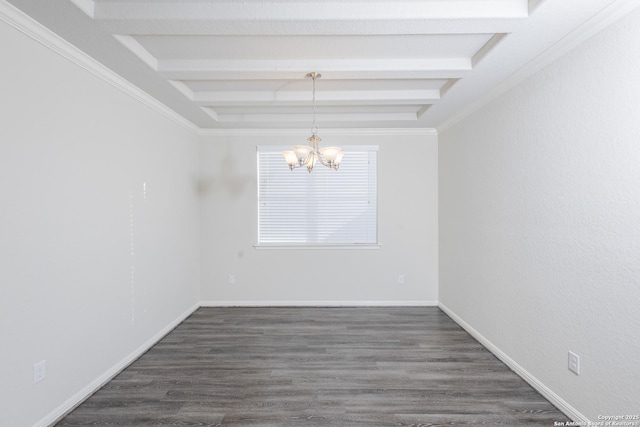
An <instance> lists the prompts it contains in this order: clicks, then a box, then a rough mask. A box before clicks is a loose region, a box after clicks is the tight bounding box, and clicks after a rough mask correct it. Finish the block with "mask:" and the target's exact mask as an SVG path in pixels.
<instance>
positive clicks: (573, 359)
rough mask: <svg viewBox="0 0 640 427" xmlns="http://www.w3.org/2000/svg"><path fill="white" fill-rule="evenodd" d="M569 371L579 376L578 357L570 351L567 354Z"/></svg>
mask: <svg viewBox="0 0 640 427" xmlns="http://www.w3.org/2000/svg"><path fill="white" fill-rule="evenodd" d="M569 370H570V371H571V372H573V373H575V374H576V375H580V356H578V355H577V354H575V353H574V352H572V351H570V352H569Z"/></svg>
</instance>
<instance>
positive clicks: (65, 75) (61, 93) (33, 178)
mask: <svg viewBox="0 0 640 427" xmlns="http://www.w3.org/2000/svg"><path fill="white" fill-rule="evenodd" d="M0 51H1V52H2V60H1V61H2V66H1V67H0V75H1V76H2V78H0V94H1V96H0V117H2V126H0V146H1V147H2V154H1V155H0V195H1V197H2V199H1V201H0V203H2V207H1V208H0V338H1V341H0V360H1V362H2V363H0V378H1V379H2V380H1V383H2V386H1V387H0V402H2V403H1V404H0V406H1V407H2V410H1V411H0V425H3V426H27V425H33V424H34V423H36V422H37V421H38V420H41V419H44V418H46V416H48V415H49V414H51V413H53V412H55V410H56V409H57V408H59V407H60V406H61V405H63V403H64V402H65V401H67V399H70V398H72V396H74V395H75V394H76V393H78V392H79V391H81V390H83V389H85V387H87V385H89V384H90V383H92V382H93V381H95V380H96V379H97V378H99V377H101V376H102V375H103V374H104V373H105V372H107V371H109V370H110V369H112V368H113V367H114V366H116V365H117V364H118V363H119V362H120V361H122V360H123V359H125V357H127V356H129V355H130V354H131V353H132V352H133V351H134V350H136V349H137V348H138V347H140V346H142V345H143V344H144V343H145V342H146V341H147V340H149V339H150V338H151V337H153V336H154V335H155V334H157V333H158V332H159V331H161V330H162V329H163V328H165V327H166V326H167V325H169V324H170V323H171V322H172V321H174V320H176V319H177V318H178V317H179V316H180V315H182V314H183V313H184V312H185V311H187V310H188V309H190V308H191V307H193V306H194V304H196V303H197V301H198V280H199V276H198V274H199V273H198V269H199V246H198V226H199V217H198V215H199V209H198V198H197V190H196V181H197V180H196V176H197V173H198V166H199V164H198V157H197V155H198V144H197V137H196V136H195V135H193V134H191V133H189V132H188V131H186V130H185V129H183V128H181V127H180V126H178V125H177V124H175V123H173V122H171V121H169V120H168V119H167V118H165V117H162V116H160V115H159V114H158V113H157V112H155V111H153V110H151V109H150V108H149V107H147V106H145V105H143V104H141V103H140V102H138V101H136V100H134V99H133V98H131V97H129V96H128V95H125V94H124V93H122V92H120V91H119V90H117V89H115V88H114V87H113V86H111V85H110V84H109V83H107V82H105V81H103V80H101V79H99V78H98V77H96V76H94V75H93V74H91V73H89V72H87V71H86V70H85V69H83V68H81V67H79V66H77V65H75V64H73V63H71V62H70V61H68V60H66V59H64V58H63V57H62V56H60V55H59V54H57V53H54V52H53V51H51V50H49V49H48V48H46V47H44V46H43V45H41V44H39V43H37V42H35V41H34V40H33V39H31V38H30V37H28V36H26V35H25V34H23V33H20V32H18V31H17V30H15V29H14V28H12V27H10V26H8V25H6V24H5V23H4V22H2V21H0ZM145 184H146V189H145ZM145 190H146V191H145ZM132 253H133V254H132ZM43 359H44V360H46V362H47V373H46V379H45V380H44V381H42V382H40V383H38V384H33V364H34V363H36V362H38V361H40V360H43ZM85 391H86V390H85Z"/></svg>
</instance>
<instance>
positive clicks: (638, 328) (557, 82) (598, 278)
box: [439, 11, 640, 421]
mask: <svg viewBox="0 0 640 427" xmlns="http://www.w3.org/2000/svg"><path fill="white" fill-rule="evenodd" d="M638 52H640V11H637V12H634V13H633V14H632V15H630V16H628V17H626V18H625V19H624V20H622V21H620V22H618V23H616V24H614V25H612V26H611V27H609V28H607V29H606V30H605V31H603V32H601V33H599V34H598V35H596V36H595V37H593V38H592V39H590V40H588V41H587V42H585V43H584V44H582V45H581V46H580V47H578V48H577V49H575V50H574V51H572V52H570V53H569V54H567V55H565V56H564V57H562V58H561V59H559V60H557V61H556V62H555V63H553V64H551V65H550V66H548V67H547V68H545V69H543V70H542V71H540V72H538V73H537V74H535V75H534V76H533V77H531V78H529V79H528V80H526V81H525V82H523V83H521V84H520V85H518V86H517V87H516V88H514V89H512V90H511V91H509V92H508V93H506V94H504V95H503V96H501V97H500V98H498V99H496V100H494V101H493V102H492V103H491V104H489V105H487V106H485V107H484V108H482V109H481V110H479V111H477V112H475V113H474V114H473V115H471V116H470V117H468V118H466V119H465V120H464V121H462V122H460V123H458V124H457V125H456V126H454V127H453V128H450V129H448V130H446V131H445V132H443V133H441V134H440V136H439V144H440V154H439V156H440V161H439V170H440V191H439V199H440V205H439V206H440V213H439V217H440V249H439V250H440V301H441V302H442V303H443V304H444V305H445V306H446V307H448V308H449V309H450V310H451V311H452V312H453V313H454V314H456V315H457V316H459V317H460V318H461V319H462V320H463V321H465V322H466V323H467V324H468V325H470V326H471V327H472V328H474V329H475V330H476V331H477V332H478V333H480V334H481V335H483V336H484V337H485V338H486V339H487V340H489V341H490V342H491V343H493V344H494V345H495V346H496V347H497V348H498V349H500V350H502V351H503V352H504V353H506V354H507V355H508V357H510V358H511V359H512V360H513V361H515V362H516V363H517V364H519V365H520V366H521V367H523V368H524V369H525V370H526V371H528V372H529V373H530V374H531V375H533V376H534V377H535V378H537V379H538V380H539V381H541V382H542V383H543V384H544V385H545V386H547V387H548V388H549V389H550V390H552V391H553V392H555V393H556V394H557V395H558V396H559V398H560V399H563V400H564V401H565V402H566V403H567V404H568V405H569V406H570V407H573V409H575V410H577V411H578V412H579V413H580V414H582V415H585V416H587V417H588V418H590V419H591V420H592V421H598V418H597V417H598V416H599V415H603V416H605V415H621V414H629V415H634V414H638V409H639V408H640V406H638V402H640V387H639V386H638V384H640V362H639V358H638V355H640V339H639V338H640V309H639V308H638V307H639V303H640V126H639V125H638V123H640V121H639V120H640V119H639V116H638V111H639V110H640V79H639V78H638V75H639V74H638V73H639V70H640V56H639V55H638ZM569 350H571V351H574V352H575V353H578V354H579V355H580V357H581V359H580V360H581V372H580V375H579V376H576V375H574V374H573V373H571V372H569V371H568V370H567V352H568V351H569Z"/></svg>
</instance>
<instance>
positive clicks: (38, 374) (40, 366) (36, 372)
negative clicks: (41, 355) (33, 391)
mask: <svg viewBox="0 0 640 427" xmlns="http://www.w3.org/2000/svg"><path fill="white" fill-rule="evenodd" d="M46 374H47V361H46V360H41V361H39V362H38V363H34V364H33V383H34V384H35V383H39V382H40V381H42V380H43V379H44V377H45V376H46Z"/></svg>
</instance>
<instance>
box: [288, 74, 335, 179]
mask: <svg viewBox="0 0 640 427" xmlns="http://www.w3.org/2000/svg"><path fill="white" fill-rule="evenodd" d="M306 77H307V78H310V79H312V80H313V98H312V105H313V123H312V125H311V136H310V137H309V138H307V141H309V145H294V146H293V150H292V151H283V152H282V155H283V156H284V159H285V161H286V162H287V164H288V165H289V169H291V170H294V169H297V168H300V167H302V166H306V167H307V171H309V172H311V171H312V170H313V167H314V166H315V165H316V163H320V164H321V165H323V166H326V167H328V168H331V169H334V170H338V167H340V162H342V158H343V157H344V151H342V150H341V149H340V148H339V147H325V148H318V143H319V142H320V141H322V140H321V139H320V137H318V135H317V133H318V127H317V126H316V79H319V78H320V77H322V75H321V74H320V73H316V72H313V73H309V74H307V75H306Z"/></svg>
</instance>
